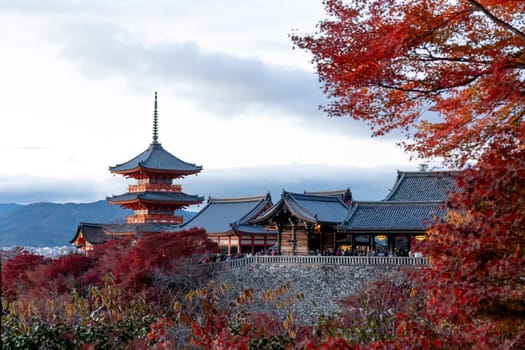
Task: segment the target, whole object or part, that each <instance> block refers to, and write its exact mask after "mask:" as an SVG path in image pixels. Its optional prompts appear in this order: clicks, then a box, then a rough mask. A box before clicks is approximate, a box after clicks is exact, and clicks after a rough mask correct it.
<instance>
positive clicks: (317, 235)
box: [248, 190, 351, 255]
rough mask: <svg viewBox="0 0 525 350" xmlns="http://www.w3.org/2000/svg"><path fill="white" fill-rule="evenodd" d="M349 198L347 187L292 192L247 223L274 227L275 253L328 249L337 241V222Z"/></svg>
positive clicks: (304, 252)
mask: <svg viewBox="0 0 525 350" xmlns="http://www.w3.org/2000/svg"><path fill="white" fill-rule="evenodd" d="M349 201H351V193H350V190H343V191H333V192H306V193H292V192H286V191H283V193H282V195H281V199H280V200H279V202H277V203H276V204H275V205H274V206H273V207H271V208H270V209H268V210H267V211H266V212H265V213H263V214H262V215H260V216H259V217H257V218H254V219H253V220H251V221H249V222H248V223H251V224H254V225H264V227H266V228H267V229H273V230H276V231H277V242H276V243H277V253H278V254H285V255H307V254H312V253H321V252H330V253H332V252H333V251H334V250H335V249H336V245H337V239H338V237H337V231H336V229H335V228H336V226H337V224H339V223H341V222H343V220H344V218H345V217H346V215H347V213H348V204H349Z"/></svg>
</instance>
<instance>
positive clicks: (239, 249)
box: [237, 234, 242, 254]
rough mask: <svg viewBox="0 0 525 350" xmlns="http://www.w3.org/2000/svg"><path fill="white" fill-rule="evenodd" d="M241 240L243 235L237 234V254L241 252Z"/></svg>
mask: <svg viewBox="0 0 525 350" xmlns="http://www.w3.org/2000/svg"><path fill="white" fill-rule="evenodd" d="M241 240H242V235H240V234H237V254H241Z"/></svg>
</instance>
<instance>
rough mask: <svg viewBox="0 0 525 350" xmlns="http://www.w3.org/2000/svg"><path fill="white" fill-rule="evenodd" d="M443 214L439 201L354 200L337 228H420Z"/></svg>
mask: <svg viewBox="0 0 525 350" xmlns="http://www.w3.org/2000/svg"><path fill="white" fill-rule="evenodd" d="M445 213H446V208H445V206H444V203H443V202H442V201H427V202H386V201H374V202H354V203H353V204H352V206H351V207H350V210H349V212H348V216H347V217H346V219H345V221H344V223H342V224H341V225H339V226H338V228H339V229H343V230H346V231H358V232H373V231H424V230H426V229H427V228H428V227H429V226H430V225H432V224H433V223H434V221H435V220H436V219H442V218H443V217H444V215H445Z"/></svg>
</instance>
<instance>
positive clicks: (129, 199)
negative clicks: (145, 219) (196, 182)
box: [106, 191, 204, 205]
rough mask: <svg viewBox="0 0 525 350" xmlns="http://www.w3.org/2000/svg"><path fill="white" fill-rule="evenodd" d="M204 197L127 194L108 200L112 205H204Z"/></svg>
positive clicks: (148, 192) (160, 193)
mask: <svg viewBox="0 0 525 350" xmlns="http://www.w3.org/2000/svg"><path fill="white" fill-rule="evenodd" d="M203 199H204V198H203V197H200V196H196V195H189V194H186V193H183V192H153V191H146V192H127V193H124V194H120V195H114V196H111V197H107V198H106V200H107V201H108V202H110V203H115V204H125V203H136V202H151V203H166V204H169V203H173V204H175V203H183V204H188V205H191V204H199V203H202V201H203Z"/></svg>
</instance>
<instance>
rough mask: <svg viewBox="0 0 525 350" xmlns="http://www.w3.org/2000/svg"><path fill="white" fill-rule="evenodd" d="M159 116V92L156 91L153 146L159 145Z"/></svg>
mask: <svg viewBox="0 0 525 350" xmlns="http://www.w3.org/2000/svg"><path fill="white" fill-rule="evenodd" d="M158 118H159V114H158V112H157V91H155V104H154V109H153V144H155V145H157V144H158V143H159V141H158V140H159V121H158Z"/></svg>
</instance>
